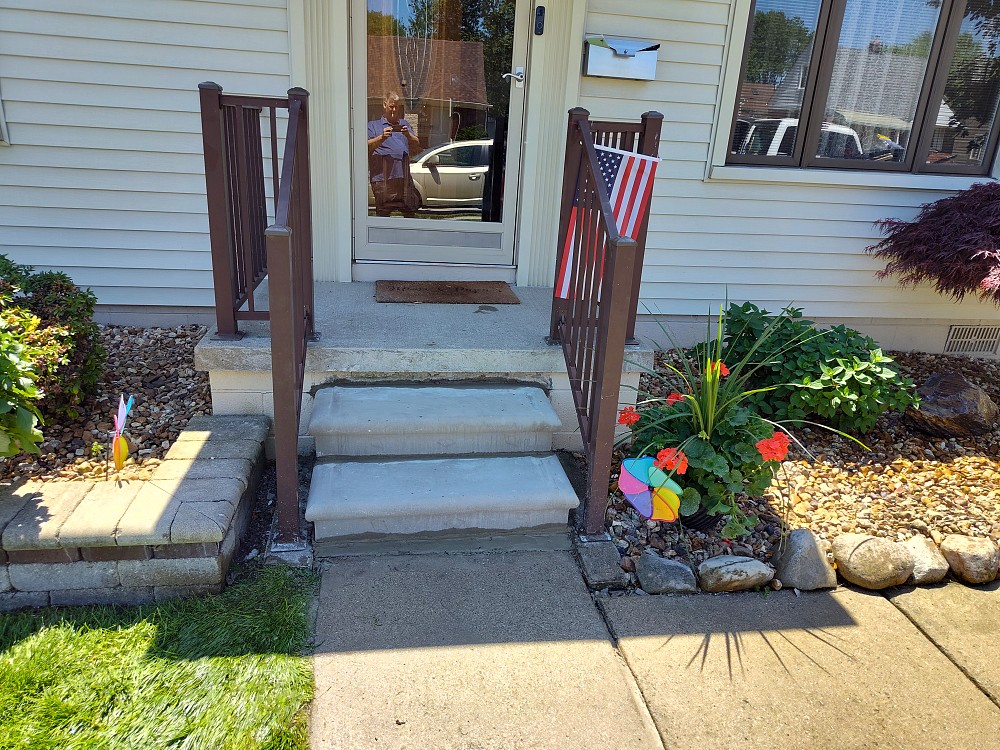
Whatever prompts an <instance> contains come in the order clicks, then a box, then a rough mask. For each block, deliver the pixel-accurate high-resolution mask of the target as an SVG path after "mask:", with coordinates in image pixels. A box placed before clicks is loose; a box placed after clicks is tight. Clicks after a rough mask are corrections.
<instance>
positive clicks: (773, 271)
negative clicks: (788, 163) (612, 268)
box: [581, 0, 996, 323]
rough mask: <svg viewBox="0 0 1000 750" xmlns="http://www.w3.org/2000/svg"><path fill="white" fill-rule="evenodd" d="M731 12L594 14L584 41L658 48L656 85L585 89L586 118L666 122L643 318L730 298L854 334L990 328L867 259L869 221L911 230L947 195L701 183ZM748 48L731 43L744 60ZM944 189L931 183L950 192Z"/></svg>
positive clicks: (702, 8) (719, 7) (639, 6)
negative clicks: (934, 326)
mask: <svg viewBox="0 0 1000 750" xmlns="http://www.w3.org/2000/svg"><path fill="white" fill-rule="evenodd" d="M731 10H732V8H731V4H730V2H728V1H721V2H720V1H715V0H634V1H633V2H629V3H622V2H619V1H618V0H590V3H589V13H588V16H587V22H586V30H587V32H588V33H603V34H607V35H609V36H616V37H626V38H636V39H650V40H654V41H656V42H660V45H661V46H660V50H659V61H658V63H657V79H656V80H655V81H651V82H640V81H618V80H610V79H603V78H591V77H586V76H585V77H583V79H582V85H581V106H583V107H586V108H587V109H589V110H590V111H591V113H592V116H593V117H595V118H597V119H618V118H628V119H637V118H638V117H639V115H641V114H642V113H643V112H644V111H647V110H658V111H660V112H662V113H663V114H664V122H663V134H662V143H661V147H660V156H661V157H663V162H662V163H661V164H660V168H659V171H658V175H657V179H656V184H655V186H654V190H653V203H652V209H651V211H652V214H651V217H650V222H649V236H648V242H647V248H646V258H645V265H644V269H643V283H642V290H641V296H642V301H641V305H640V311H649V312H653V313H662V314H666V315H706V314H709V313H711V312H712V311H713V310H715V311H717V310H718V305H719V304H720V303H721V302H723V301H724V300H726V299H727V298H728V299H729V300H731V301H742V300H750V301H752V302H755V303H757V304H760V305H763V306H765V307H767V308H768V309H771V310H776V309H780V308H781V307H782V306H783V305H785V304H788V303H790V302H791V303H794V304H795V305H797V306H800V307H803V308H805V312H806V315H807V316H811V317H815V318H828V319H829V318H833V319H840V320H844V321H847V322H848V323H850V322H851V320H860V319H890V318H891V319H911V320H919V319H939V320H940V319H946V320H957V321H961V320H972V319H975V320H980V319H984V318H985V319H989V318H995V317H996V310H995V308H993V307H992V306H991V305H984V304H980V303H978V302H976V301H973V300H971V299H968V298H967V300H966V301H965V302H964V303H962V304H959V305H956V304H954V303H952V302H951V301H950V300H949V299H948V298H945V297H942V296H940V295H938V294H936V293H935V292H934V291H933V290H932V289H930V288H929V287H925V288H918V289H915V290H914V289H900V288H899V287H898V286H897V285H896V284H895V283H894V282H893V281H891V280H886V281H879V280H878V279H876V278H875V272H876V271H877V270H879V268H880V267H881V266H880V264H879V262H878V261H876V260H874V259H872V258H870V257H868V256H867V255H865V253H864V248H865V247H866V246H868V245H870V244H872V243H873V242H874V241H876V240H877V239H878V237H879V235H878V232H877V231H876V230H875V228H874V227H873V226H872V222H874V221H875V220H877V219H881V218H886V217H897V218H903V219H908V218H912V217H913V216H915V215H916V213H917V211H918V210H919V207H920V205H921V204H923V203H926V202H929V201H933V200H935V199H937V198H941V197H944V196H946V195H948V194H949V193H947V192H944V191H943V190H933V189H905V188H899V187H895V188H889V187H858V186H842V185H841V186H835V185H822V184H810V183H804V184H795V175H794V170H793V171H791V172H788V173H786V174H787V177H788V180H787V181H786V182H783V183H782V182H739V181H734V180H706V174H708V172H709V169H708V160H709V158H710V152H711V151H712V132H713V126H714V124H715V121H716V118H717V117H719V118H720V120H721V124H720V131H721V133H722V135H721V137H722V138H726V137H728V133H729V129H730V122H731V118H732V112H731V111H726V112H717V111H716V102H717V100H718V98H719V86H720V85H721V81H722V76H723V65H724V63H725V51H726V43H727V42H726V40H727V29H728V26H729V23H730V13H731ZM742 43H743V40H742V38H739V39H734V40H733V42H732V44H733V45H734V52H733V54H735V55H736V58H737V61H738V59H739V52H740V49H739V48H740V47H741V46H742ZM743 171H744V172H745V170H743ZM768 171H770V172H772V173H773V172H776V170H774V169H771V170H768ZM914 178H915V179H920V180H922V182H923V183H928V178H926V177H916V176H914ZM834 179H836V178H834ZM872 179H875V178H872ZM887 179H888V180H894V181H895V182H896V183H897V184H898V183H899V181H900V180H901V179H902V177H901V176H888V177H887ZM938 179H939V180H941V182H939V183H930V184H940V185H942V187H947V186H949V182H948V180H949V178H938ZM950 179H952V180H954V178H950ZM876 184H877V183H876ZM950 184H954V182H952V183H950Z"/></svg>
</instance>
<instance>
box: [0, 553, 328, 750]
mask: <svg viewBox="0 0 1000 750" xmlns="http://www.w3.org/2000/svg"><path fill="white" fill-rule="evenodd" d="M317 580H318V579H317V577H316V576H314V575H313V574H310V573H304V572H301V571H296V570H293V569H289V568H285V567H263V568H260V569H258V570H255V571H252V572H249V573H247V575H246V576H245V578H244V580H242V581H241V582H238V583H236V584H234V585H233V586H231V587H230V588H229V589H228V590H227V591H226V592H225V593H224V594H222V595H221V596H210V597H204V598H199V599H189V600H185V601H174V602H167V603H163V604H157V605H148V606H144V607H128V608H125V607H79V608H69V609H47V610H42V611H38V612H26V613H19V614H8V615H0V748H3V750H6V749H7V748H18V749H19V750H22V749H24V748H31V750H42V749H43V748H53V749H56V748H58V749H59V750H69V749H70V748H88V749H89V748H109V749H110V748H128V750H138V749H142V750H147V749H152V748H211V750H221V749H222V748H233V749H234V750H235V749H237V748H238V749H239V750H252V749H254V748H267V749H268V750H279V749H281V750H285V749H286V748H287V749H289V750H291V749H292V748H306V747H308V744H309V742H308V732H307V721H306V720H307V716H306V711H305V705H306V703H307V702H308V701H309V700H310V699H311V697H312V688H313V685H312V670H311V666H310V661H309V659H308V657H304V656H302V653H303V650H304V649H306V647H307V645H308V642H309V638H310V622H309V608H310V602H311V599H312V597H313V595H314V593H315V588H316V585H317Z"/></svg>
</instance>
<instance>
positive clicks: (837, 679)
mask: <svg viewBox="0 0 1000 750" xmlns="http://www.w3.org/2000/svg"><path fill="white" fill-rule="evenodd" d="M599 602H600V606H601V608H602V609H603V610H604V613H605V615H606V618H607V620H608V623H609V624H610V626H611V629H612V632H613V634H614V635H615V637H616V638H617V639H618V647H619V649H620V651H621V652H622V654H623V655H624V657H625V659H626V661H627V662H628V664H629V666H630V667H631V669H632V672H633V673H634V674H635V676H636V678H637V680H638V684H639V687H640V689H641V690H642V694H643V696H644V697H645V700H646V703H647V705H648V706H649V709H650V712H651V713H652V715H653V718H654V719H655V721H656V723H657V727H658V728H659V730H660V734H661V736H662V737H663V740H664V743H665V744H666V745H667V746H668V747H678V748H679V747H703V748H729V747H739V748H746V749H747V750H752V749H753V748H761V749H762V750H764V749H766V750H773V748H816V749H817V750H834V749H836V750H854V749H858V750H860V749H861V748H879V749H880V750H883V749H887V750H923V749H924V748H926V749H927V750H931V749H932V748H933V749H934V750H939V748H942V747H956V748H957V747H961V748H963V750H992V748H995V747H996V746H997V737H1000V710H998V709H997V706H996V705H994V704H993V702H992V701H991V700H990V699H989V698H988V697H987V696H986V695H985V694H984V693H983V692H981V691H980V690H979V689H977V688H976V686H975V685H974V684H973V683H972V682H970V681H969V680H968V679H967V678H966V677H965V675H964V674H963V673H962V672H961V671H960V670H959V669H958V668H956V667H955V666H954V665H953V664H952V663H951V662H950V661H949V660H948V658H947V657H946V656H945V655H944V654H943V653H941V652H940V651H939V650H938V649H937V648H936V647H935V645H934V644H933V643H932V642H931V641H929V640H927V638H925V637H924V636H923V635H922V634H921V633H920V631H919V630H917V628H915V627H914V626H913V625H912V624H911V623H910V622H909V621H908V620H907V619H906V617H904V616H903V614H902V613H901V612H899V611H898V610H897V609H896V608H895V607H894V606H893V605H892V604H891V603H890V602H889V601H888V600H887V599H885V598H884V597H883V596H882V595H880V594H877V593H873V592H861V591H855V590H852V589H847V588H841V589H838V590H836V591H828V592H809V593H803V594H802V595H801V596H799V597H796V596H795V594H794V593H793V592H792V591H780V592H777V593H771V594H769V595H768V596H766V597H765V596H763V595H759V594H724V595H719V596H685V597H669V596H650V597H620V598H607V599H600V600H599Z"/></svg>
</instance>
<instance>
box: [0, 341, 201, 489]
mask: <svg viewBox="0 0 1000 750" xmlns="http://www.w3.org/2000/svg"><path fill="white" fill-rule="evenodd" d="M206 330H207V329H206V328H205V327H204V326H197V325H189V326H179V327H174V328H138V327H134V326H102V327H101V329H100V334H101V344H102V345H103V346H104V348H105V349H107V352H108V355H107V363H106V365H105V368H104V374H103V375H102V377H101V379H100V382H99V383H98V386H97V393H96V395H95V398H94V399H93V401H92V402H91V403H89V404H86V405H85V406H84V407H83V408H82V409H81V413H80V416H79V417H77V418H76V419H74V420H72V421H68V420H62V421H60V422H59V423H55V422H52V421H49V422H48V423H46V424H44V425H42V426H41V430H42V433H43V434H44V436H45V439H44V441H43V442H42V443H41V444H40V445H39V450H40V451H41V453H40V454H39V455H34V456H31V455H26V454H21V455H19V456H13V457H10V458H0V481H2V480H13V479H18V478H21V479H25V478H37V479H39V480H41V481H70V480H77V479H81V478H87V479H92V480H98V479H100V480H103V479H104V478H105V468H106V461H105V456H104V453H106V452H107V451H106V449H107V445H108V442H109V432H111V431H112V430H113V429H114V428H113V425H112V421H111V418H112V415H113V414H114V411H115V408H116V407H117V405H118V399H119V397H120V396H121V395H123V394H124V396H125V398H126V399H128V397H129V396H130V395H131V396H134V398H135V406H134V407H133V409H132V412H131V414H130V415H129V419H128V429H127V431H126V437H127V438H128V440H129V443H130V444H131V447H132V451H131V452H132V459H131V460H130V461H129V462H128V464H126V466H125V468H124V469H123V470H122V472H121V473H120V474H119V477H120V478H122V479H148V478H149V477H150V476H151V475H152V472H153V470H154V469H155V468H156V465H157V464H158V463H159V461H160V460H162V459H163V457H164V456H165V455H166V454H167V451H168V450H170V446H171V445H172V444H173V442H174V440H176V438H177V436H178V434H179V433H180V431H181V430H182V429H183V428H184V425H185V424H187V421H188V420H189V419H190V418H191V417H194V416H199V415H205V414H211V412H212V408H211V394H210V391H209V385H208V375H207V373H203V372H197V371H195V369H194V347H195V344H197V343H198V341H199V340H200V339H201V337H202V336H203V335H204V334H205V331H206ZM95 444H96V445H97V446H98V448H99V449H101V450H103V451H104V453H95V449H94V447H93V446H94V445H95Z"/></svg>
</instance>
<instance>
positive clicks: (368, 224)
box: [351, 0, 531, 279]
mask: <svg viewBox="0 0 1000 750" xmlns="http://www.w3.org/2000/svg"><path fill="white" fill-rule="evenodd" d="M530 4H531V3H530V0H479V1H477V2H468V0H353V6H352V11H353V12H352V31H351V34H352V49H353V53H352V60H353V63H354V74H353V87H354V90H353V109H352V118H353V119H352V124H353V128H352V132H353V136H352V138H353V143H352V149H353V151H352V153H353V155H354V160H353V164H354V191H353V197H354V260H355V262H356V270H355V274H354V276H355V278H371V277H372V274H371V273H359V272H358V271H359V270H363V269H360V267H361V266H362V265H363V264H369V265H370V266H371V267H372V268H375V267H384V265H383V264H386V263H392V264H398V263H404V264H421V265H430V268H427V269H424V275H425V276H426V277H430V278H440V279H447V278H458V277H457V276H454V274H455V273H457V270H451V271H450V270H449V269H458V268H461V272H462V274H463V275H462V276H461V278H470V276H475V275H476V273H477V272H476V271H475V268H476V267H479V268H481V269H482V274H483V278H486V277H488V276H489V277H491V278H492V277H494V276H490V272H491V271H492V273H493V274H495V273H496V272H497V271H499V270H502V269H504V268H513V266H514V222H515V219H516V209H517V195H518V190H517V186H518V173H519V167H520V162H519V157H520V146H521V140H522V138H521V127H522V114H523V109H524V92H525V82H524V70H525V68H526V67H527V43H528V42H527V40H528V33H527V28H526V26H527V22H528V16H529V10H530ZM512 74H513V75H512ZM519 79H520V80H519ZM373 264H374V265H373ZM470 267H471V269H470ZM375 275H376V276H379V275H381V276H383V277H389V276H391V277H395V278H403V277H405V274H401V273H398V269H397V272H393V271H387V272H385V273H382V272H376V273H375Z"/></svg>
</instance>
